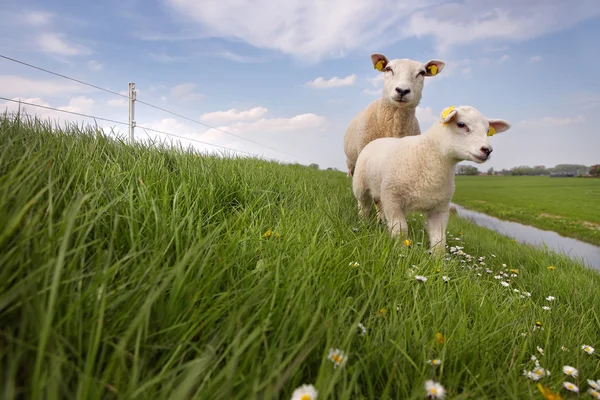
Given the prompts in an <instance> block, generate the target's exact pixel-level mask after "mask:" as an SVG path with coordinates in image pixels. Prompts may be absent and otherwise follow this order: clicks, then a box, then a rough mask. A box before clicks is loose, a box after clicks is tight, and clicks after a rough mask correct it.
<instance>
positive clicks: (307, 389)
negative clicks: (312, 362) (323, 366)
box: [291, 385, 319, 400]
mask: <svg viewBox="0 0 600 400" xmlns="http://www.w3.org/2000/svg"><path fill="white" fill-rule="evenodd" d="M317 396H319V392H317V389H315V387H314V386H313V385H302V386H299V387H298V388H297V389H296V390H294V392H293V393H292V399H291V400H316V398H317Z"/></svg>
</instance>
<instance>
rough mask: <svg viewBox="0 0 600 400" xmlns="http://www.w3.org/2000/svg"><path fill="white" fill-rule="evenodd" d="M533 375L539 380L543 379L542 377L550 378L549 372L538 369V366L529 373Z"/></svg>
mask: <svg viewBox="0 0 600 400" xmlns="http://www.w3.org/2000/svg"><path fill="white" fill-rule="evenodd" d="M531 372H532V373H533V374H534V375H536V376H538V377H539V378H543V377H544V376H550V371H547V370H545V369H544V368H542V367H540V366H539V365H538V366H537V367H535V368H534V369H533V371H531Z"/></svg>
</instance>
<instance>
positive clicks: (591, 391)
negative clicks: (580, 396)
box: [588, 389, 600, 399]
mask: <svg viewBox="0 0 600 400" xmlns="http://www.w3.org/2000/svg"><path fill="white" fill-rule="evenodd" d="M588 393H589V394H590V396H592V397H593V398H595V399H600V392H599V391H597V390H594V389H588Z"/></svg>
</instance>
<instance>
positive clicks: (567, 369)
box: [563, 365, 579, 378]
mask: <svg viewBox="0 0 600 400" xmlns="http://www.w3.org/2000/svg"><path fill="white" fill-rule="evenodd" d="M563 373H564V374H565V375H569V376H572V377H573V378H577V375H578V374H579V371H577V370H576V369H575V368H573V367H571V366H570V365H565V366H564V367H563Z"/></svg>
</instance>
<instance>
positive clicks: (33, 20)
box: [23, 11, 54, 27]
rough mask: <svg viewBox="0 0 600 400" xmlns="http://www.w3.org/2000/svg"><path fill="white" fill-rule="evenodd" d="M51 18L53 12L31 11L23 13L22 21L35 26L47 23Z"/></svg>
mask: <svg viewBox="0 0 600 400" xmlns="http://www.w3.org/2000/svg"><path fill="white" fill-rule="evenodd" d="M53 18H54V14H52V13H49V12H44V11H32V12H26V13H24V14H23V21H24V22H25V23H26V24H27V25H31V26H35V27H41V26H45V25H48V24H49V23H50V22H51V21H52V19H53Z"/></svg>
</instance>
